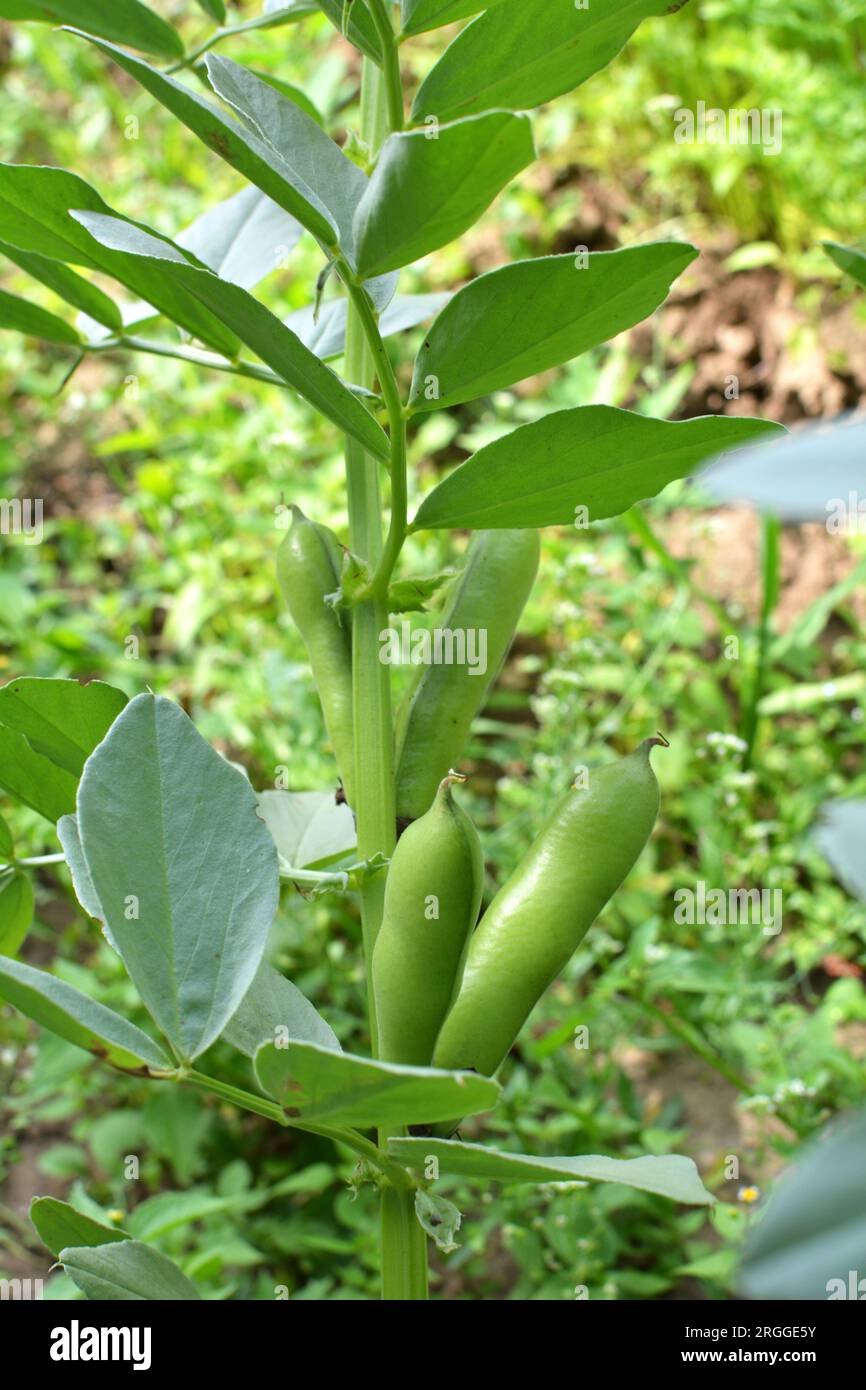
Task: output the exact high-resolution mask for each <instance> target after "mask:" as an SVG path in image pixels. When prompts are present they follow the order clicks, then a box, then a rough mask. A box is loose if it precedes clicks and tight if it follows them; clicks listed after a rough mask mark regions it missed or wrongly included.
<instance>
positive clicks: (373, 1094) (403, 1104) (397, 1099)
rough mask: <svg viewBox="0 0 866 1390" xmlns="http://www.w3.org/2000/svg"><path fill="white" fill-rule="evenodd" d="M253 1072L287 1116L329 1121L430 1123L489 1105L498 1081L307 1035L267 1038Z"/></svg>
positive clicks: (496, 1095)
mask: <svg viewBox="0 0 866 1390" xmlns="http://www.w3.org/2000/svg"><path fill="white" fill-rule="evenodd" d="M255 1065H256V1075H257V1077H258V1079H259V1083H260V1085H261V1087H262V1089H263V1090H264V1091H266V1092H267V1093H268V1095H270V1096H273V1098H274V1100H276V1101H277V1102H278V1103H279V1104H280V1105H282V1106H283V1108H284V1110H285V1113H286V1115H287V1116H288V1117H289V1118H290V1119H297V1120H310V1121H312V1120H317V1121H318V1120H327V1121H328V1123H329V1124H341V1125H358V1126H360V1127H362V1128H367V1127H369V1126H373V1125H411V1124H435V1123H436V1122H437V1121H439V1120H448V1119H450V1118H451V1117H452V1116H454V1115H474V1114H477V1113H478V1112H479V1111H481V1110H492V1109H493V1107H494V1105H495V1104H496V1101H497V1099H498V1097H499V1086H498V1085H497V1083H496V1082H495V1081H491V1080H489V1079H488V1078H487V1077H484V1076H478V1075H476V1073H475V1072H457V1071H438V1070H435V1069H434V1068H432V1067H430V1068H428V1067H406V1066H400V1065H398V1064H397V1063H395V1062H374V1061H372V1060H371V1059H370V1058H369V1057H355V1056H352V1055H351V1054H349V1053H346V1052H333V1051H329V1050H327V1049H325V1048H323V1047H318V1046H316V1045H315V1044H313V1043H302V1042H290V1043H289V1045H288V1047H278V1046H276V1045H275V1044H274V1043H266V1044H265V1045H264V1046H263V1047H260V1048H259V1050H258V1052H257V1053H256V1062H255Z"/></svg>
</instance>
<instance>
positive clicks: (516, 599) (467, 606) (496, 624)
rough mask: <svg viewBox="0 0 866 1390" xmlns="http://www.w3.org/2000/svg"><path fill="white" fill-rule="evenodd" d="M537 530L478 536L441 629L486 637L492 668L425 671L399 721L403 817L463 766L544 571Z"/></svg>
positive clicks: (421, 808)
mask: <svg viewBox="0 0 866 1390" xmlns="http://www.w3.org/2000/svg"><path fill="white" fill-rule="evenodd" d="M538 558H539V538H538V532H537V531H534V530H521V531H478V532H477V533H476V534H475V536H474V537H473V539H472V542H471V544H470V546H469V550H468V552H467V556H466V565H465V568H464V570H463V572H462V574H461V575H460V577H459V579H458V581H457V583H456V585H455V588H454V592H453V595H452V597H451V600H450V602H449V604H448V607H447V609H446V611H445V613H444V614H443V616H442V619H441V622H440V624H439V627H440V628H441V629H442V630H447V631H449V632H452V633H454V632H463V633H466V632H468V631H474V632H483V633H485V634H486V638H485V640H486V644H487V650H486V656H487V667H486V671H485V672H484V673H483V674H478V673H477V672H476V673H475V674H473V672H472V669H471V668H470V666H469V665H468V664H464V665H461V666H457V665H435V664H434V665H429V666H419V667H418V670H417V673H416V676H415V680H414V682H413V684H412V686H410V688H409V690H408V691H407V693H406V696H405V698H404V700H403V702H402V705H401V708H400V711H399V713H398V717H397V815H398V817H400V818H404V819H407V820H413V819H414V818H415V817H416V816H420V815H423V813H424V812H425V811H426V810H427V807H428V806H429V805H430V803H431V801H432V800H433V797H434V795H435V793H436V787H437V785H438V783H439V781H440V779H441V778H442V776H443V775H444V773H445V772H446V771H447V770H448V768H449V767H454V766H456V764H457V763H458V762H459V760H460V757H461V755H462V753H463V749H464V747H465V744H466V740H467V737H468V734H469V730H470V727H471V725H472V721H473V719H474V718H475V716H476V714H477V713H478V711H479V710H480V709H481V707H482V705H483V704H484V701H485V699H486V698H487V693H488V691H489V690H490V687H491V686H492V684H493V682H494V681H495V679H496V677H497V675H498V674H499V671H500V669H501V667H502V663H503V662H504V660H505V657H506V656H507V654H508V649H509V647H510V646H511V642H512V639H513V637H514V632H515V629H516V627H517V623H518V621H519V619H520V614H521V613H522V612H523V608H524V606H525V604H526V600H527V599H528V597H529V593H530V590H531V589H532V585H533V583H534V581H535V576H536V574H537V572H538Z"/></svg>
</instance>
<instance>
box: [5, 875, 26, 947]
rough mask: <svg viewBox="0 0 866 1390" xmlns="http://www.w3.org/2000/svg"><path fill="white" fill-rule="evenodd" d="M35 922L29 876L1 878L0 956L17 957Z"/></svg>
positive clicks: (6, 876)
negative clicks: (31, 925) (32, 923)
mask: <svg viewBox="0 0 866 1390" xmlns="http://www.w3.org/2000/svg"><path fill="white" fill-rule="evenodd" d="M32 921H33V885H32V884H31V882H30V879H29V877H28V876H27V874H22V873H15V874H9V875H5V874H4V876H3V877H2V878H0V956H17V954H18V950H19V947H20V946H21V943H22V941H23V940H24V938H25V937H26V935H27V933H28V931H29V930H30V924H31V922H32Z"/></svg>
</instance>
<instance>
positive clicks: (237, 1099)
mask: <svg viewBox="0 0 866 1390" xmlns="http://www.w3.org/2000/svg"><path fill="white" fill-rule="evenodd" d="M157 1076H158V1074H157ZM163 1079H164V1080H172V1081H180V1082H184V1081H187V1082H189V1084H190V1085H191V1086H197V1087H198V1088H199V1090H201V1091H210V1092H211V1094H212V1095H215V1096H219V1097H220V1099H221V1100H225V1101H228V1103H229V1104H230V1105H234V1106H236V1107H237V1108H238V1109H239V1110H249V1111H251V1112H252V1114H254V1115H263V1116H264V1117H265V1119H267V1120H273V1121H274V1122H275V1124H278V1125H282V1126H283V1128H284V1129H302V1130H303V1131H304V1133H305V1134H316V1135H318V1136H319V1137H320V1138H322V1139H330V1140H331V1141H332V1143H334V1144H342V1145H343V1146H344V1148H347V1149H351V1151H352V1152H353V1153H356V1154H358V1156H359V1157H360V1158H363V1159H364V1160H365V1161H366V1162H367V1163H369V1164H371V1165H372V1166H373V1167H374V1168H377V1169H378V1170H379V1172H380V1173H382V1174H383V1176H385V1177H386V1178H387V1179H388V1182H389V1183H390V1184H391V1185H392V1188H393V1189H394V1190H397V1189H404V1190H406V1191H409V1189H411V1190H412V1192H414V1190H415V1189H414V1184H413V1183H412V1179H411V1178H410V1176H409V1174H408V1173H407V1172H406V1169H405V1168H403V1167H402V1166H401V1165H400V1164H398V1163H394V1162H392V1160H391V1159H389V1158H388V1157H387V1155H385V1154H383V1153H382V1151H381V1150H380V1149H377V1148H376V1145H375V1144H373V1143H371V1141H370V1140H369V1139H365V1138H364V1136H363V1134H358V1132H357V1131H356V1130H354V1129H344V1128H342V1126H340V1125H317V1124H314V1123H313V1122H312V1121H308V1120H297V1119H289V1118H288V1116H287V1115H286V1113H285V1111H284V1110H283V1108H282V1106H280V1105H277V1103H276V1101H273V1100H265V1098H264V1097H263V1096H256V1095H253V1093H252V1092H251V1091H242V1090H241V1089H240V1087H239V1086H232V1085H230V1084H229V1082H227V1081H218V1080H217V1078H216V1077H214V1076H206V1075H205V1074H204V1072H200V1071H195V1070H185V1069H183V1068H181V1069H179V1070H178V1071H176V1072H169V1073H166V1074H165V1076H164V1077H163Z"/></svg>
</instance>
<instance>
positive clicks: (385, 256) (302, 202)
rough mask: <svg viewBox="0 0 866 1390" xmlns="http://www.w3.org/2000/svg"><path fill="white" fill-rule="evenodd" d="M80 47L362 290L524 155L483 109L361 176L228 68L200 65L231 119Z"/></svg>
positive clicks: (293, 113)
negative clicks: (248, 185) (183, 129)
mask: <svg viewBox="0 0 866 1390" xmlns="http://www.w3.org/2000/svg"><path fill="white" fill-rule="evenodd" d="M75 32H79V31H75ZM82 37H84V38H88V37H89V36H88V35H87V34H83V35H82ZM91 41H92V42H95V43H96V45H97V47H99V48H101V49H103V51H104V52H106V53H108V54H109V55H110V56H111V57H113V58H114V60H115V62H117V63H119V65H120V66H121V67H122V68H124V69H125V70H126V71H127V72H128V73H129V74H130V75H131V76H132V77H135V78H136V80H137V81H139V82H140V83H141V84H142V86H143V87H145V88H146V89H147V90H148V91H149V92H151V94H152V95H153V96H155V97H156V98H157V100H158V101H160V102H162V104H163V105H164V106H166V107H167V108H168V109H169V110H170V111H171V112H172V113H173V114H174V115H175V116H177V117H178V119H179V120H181V121H183V123H184V124H185V125H186V126H188V127H189V128H190V130H192V131H193V132H194V133H195V134H196V135H197V136H198V137H199V139H201V140H203V141H204V143H205V144H206V145H207V146H208V147H209V148H210V149H212V150H214V151H215V152H216V153H217V154H218V155H219V156H220V157H221V158H222V159H224V160H226V162H227V163H229V164H231V165H233V166H234V168H236V169H237V170H238V171H239V172H240V173H242V174H243V175H244V176H245V177H246V178H248V179H249V180H250V181H251V182H252V183H254V184H256V185H257V187H259V188H260V189H261V190H262V191H263V192H264V193H267V195H268V196H269V197H270V198H272V199H273V200H274V202H276V203H278V204H279V205H280V206H281V207H283V208H285V209H286V210H287V211H288V212H290V213H291V214H292V215H293V216H294V217H296V218H297V220H298V221H299V222H300V223H301V224H302V225H303V226H304V227H306V228H307V230H308V231H310V232H312V234H313V236H315V237H316V239H317V240H318V241H319V243H320V244H321V245H322V247H323V248H324V249H325V250H326V251H328V252H329V253H330V254H334V253H336V252H337V251H338V250H339V251H340V252H341V253H342V254H343V255H344V256H345V258H346V260H347V261H348V262H349V264H350V266H352V268H353V269H354V270H355V271H356V272H357V273H358V275H360V276H361V277H363V278H364V279H367V280H372V281H374V282H375V281H376V280H377V279H378V278H379V277H381V276H383V275H386V274H387V273H388V272H390V271H394V270H397V269H399V268H400V267H401V266H404V265H409V264H410V263H411V262H412V261H414V260H417V259H418V258H419V257H420V256H423V255H426V254H427V253H428V252H429V251H434V250H436V249H437V248H438V247H440V246H443V245H444V244H445V243H446V242H448V241H451V240H452V239H453V238H454V237H456V236H459V235H460V233H461V232H463V231H465V230H466V228H467V227H469V226H471V225H472V224H473V223H474V222H475V221H476V219H477V218H478V217H479V216H480V214H481V213H482V212H483V211H484V209H485V208H486V207H488V206H489V204H490V203H491V202H492V200H493V198H494V197H495V196H496V194H497V193H499V192H500V190H501V189H502V188H503V187H504V186H505V184H506V183H507V182H508V181H509V179H511V178H512V177H513V176H514V174H516V173H518V172H519V170H520V169H522V168H524V167H525V166H526V165H527V164H528V163H529V162H530V161H531V160H532V158H533V157H534V153H535V151H534V146H533V143H532V135H531V131H530V126H529V121H528V120H527V119H526V117H523V116H514V115H512V114H510V113H509V112H506V111H492V112H487V113H486V114H485V115H483V116H479V117H477V118H475V119H473V120H470V121H458V122H455V123H453V124H451V125H446V126H442V127H439V126H436V127H435V128H433V129H428V130H424V131H409V132H402V133H400V134H397V135H392V136H390V137H389V139H388V140H387V141H386V142H385V145H384V147H383V149H382V151H381V154H380V157H379V160H378V163H377V166H376V169H375V171H374V173H373V176H372V178H370V179H368V178H367V176H366V175H365V174H364V173H363V171H362V170H361V169H359V168H358V167H357V166H356V165H354V164H353V163H352V162H351V160H349V159H347V158H346V156H345V155H344V154H343V152H342V150H341V149H340V148H339V146H338V145H336V144H335V142H334V141H333V140H331V139H330V137H329V136H328V135H326V134H325V132H324V131H323V130H322V129H321V128H320V127H319V125H318V124H317V123H316V121H315V120H313V119H312V117H310V116H309V115H307V113H306V112H305V111H303V110H301V108H300V107H299V106H298V105H297V104H296V103H295V102H293V101H290V100H289V99H288V98H287V97H286V96H284V95H283V94H282V93H281V92H279V91H277V90H276V89H275V88H274V87H273V86H271V85H270V84H269V83H267V82H264V81H262V80H261V79H260V78H259V77H257V76H256V75H255V73H253V72H250V71H249V69H248V68H244V67H242V66H241V65H240V64H238V63H233V62H231V61H230V60H229V59H226V58H222V57H219V56H216V55H214V54H208V57H207V71H208V77H209V79H210V82H211V85H212V87H213V89H214V91H215V92H216V93H217V95H218V96H220V97H221V98H222V99H223V101H225V102H226V103H227V104H228V105H229V106H230V107H231V108H232V110H233V111H234V112H235V113H236V116H237V118H238V119H235V118H233V117H231V116H227V115H225V114H224V113H223V112H222V111H220V109H219V108H218V107H217V106H215V105H214V104H213V103H212V102H210V101H208V100H207V99H206V98H204V97H201V96H199V95H198V93H196V92H193V91H192V90H191V89H190V88H188V87H185V86H184V85H183V84H182V83H181V82H178V81H177V80H176V79H175V78H172V77H168V76H166V75H165V74H164V73H160V72H157V71H156V69H154V68H152V67H150V66H149V65H148V64H147V63H145V62H143V61H142V60H141V59H138V58H134V57H133V56H131V55H130V54H128V53H125V52H124V51H123V50H122V49H119V48H116V47H115V46H114V45H113V44H108V43H105V42H103V41H101V40H91ZM370 288H371V292H372V294H373V298H374V300H378V303H377V307H378V308H382V307H384V303H386V302H387V300H388V298H390V295H391V294H392V293H393V289H394V285H393V283H390V282H388V283H386V285H385V286H382V287H381V289H382V294H381V296H379V295H377V293H376V287H375V284H374V285H373V286H371V287H370Z"/></svg>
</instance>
